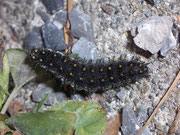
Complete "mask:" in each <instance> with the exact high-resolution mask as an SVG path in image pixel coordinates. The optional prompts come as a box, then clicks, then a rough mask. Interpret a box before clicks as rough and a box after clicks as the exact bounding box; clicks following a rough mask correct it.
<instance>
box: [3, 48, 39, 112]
mask: <svg viewBox="0 0 180 135" xmlns="http://www.w3.org/2000/svg"><path fill="white" fill-rule="evenodd" d="M5 55H7V59H8V64H9V67H10V72H11V75H12V78H13V80H14V83H15V88H14V89H13V91H12V93H11V95H10V96H9V97H8V99H7V101H6V103H5V105H4V106H3V108H2V110H1V113H3V114H4V113H5V112H6V110H7V108H8V106H9V104H10V102H11V101H12V100H13V98H14V96H16V94H17V93H18V91H19V90H20V88H21V87H22V86H23V85H24V84H26V83H27V82H29V81H30V80H32V79H33V78H35V77H36V75H37V74H36V73H35V71H34V70H33V69H32V66H30V63H29V61H28V60H27V52H26V51H24V50H22V49H8V50H7V51H6V52H5ZM3 68H4V67H3Z"/></svg>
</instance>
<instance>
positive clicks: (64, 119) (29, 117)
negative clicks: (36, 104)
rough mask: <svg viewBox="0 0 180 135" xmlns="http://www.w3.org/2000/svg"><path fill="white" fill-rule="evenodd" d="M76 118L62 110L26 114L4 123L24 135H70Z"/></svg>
mask: <svg viewBox="0 0 180 135" xmlns="http://www.w3.org/2000/svg"><path fill="white" fill-rule="evenodd" d="M75 121H76V116H75V114H73V113H71V112H65V111H63V110H56V111H45V112H36V113H32V112H28V113H23V114H19V115H18V116H14V117H11V118H9V119H7V120H6V121H5V123H6V124H8V125H14V126H15V127H16V128H17V129H18V130H19V131H21V132H22V133H23V134H24V135H57V134H59V135H72V134H73V128H74V125H75Z"/></svg>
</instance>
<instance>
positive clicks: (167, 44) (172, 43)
mask: <svg viewBox="0 0 180 135" xmlns="http://www.w3.org/2000/svg"><path fill="white" fill-rule="evenodd" d="M162 44H163V47H162V48H161V50H160V54H161V55H162V56H166V55H167V54H168V53H169V52H170V51H171V50H172V49H174V48H175V47H176V45H177V43H176V39H175V37H174V36H173V34H172V32H171V34H170V36H169V38H168V39H166V40H165V41H164V42H163V43H162Z"/></svg>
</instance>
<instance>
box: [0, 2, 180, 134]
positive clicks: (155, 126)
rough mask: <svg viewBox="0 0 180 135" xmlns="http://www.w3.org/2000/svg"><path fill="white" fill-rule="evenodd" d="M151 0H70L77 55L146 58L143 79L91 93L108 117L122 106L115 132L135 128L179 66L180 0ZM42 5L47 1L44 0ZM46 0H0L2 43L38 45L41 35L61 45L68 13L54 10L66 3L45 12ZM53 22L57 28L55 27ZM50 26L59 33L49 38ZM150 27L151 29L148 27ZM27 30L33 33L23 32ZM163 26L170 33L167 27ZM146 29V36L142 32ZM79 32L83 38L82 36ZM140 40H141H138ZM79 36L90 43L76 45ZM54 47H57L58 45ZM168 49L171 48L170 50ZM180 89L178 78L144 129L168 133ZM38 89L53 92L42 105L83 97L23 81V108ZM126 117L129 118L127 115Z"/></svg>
mask: <svg viewBox="0 0 180 135" xmlns="http://www.w3.org/2000/svg"><path fill="white" fill-rule="evenodd" d="M150 3H151V4H149V3H147V1H142V0H130V1H126V0H110V1H109V0H74V1H73V10H74V12H71V13H70V16H69V17H70V21H71V23H72V24H71V25H72V28H71V29H72V35H73V38H74V40H73V44H74V43H75V45H74V47H73V48H72V52H73V53H77V52H78V53H79V55H82V56H81V57H83V58H86V59H87V60H88V59H99V58H101V59H102V58H103V59H105V60H117V59H118V58H119V57H122V58H123V59H126V60H131V59H133V58H134V59H137V60H139V61H144V62H146V63H149V65H148V67H149V70H150V71H149V72H150V73H149V77H148V78H145V79H141V80H139V81H137V82H136V83H135V84H129V85H128V86H126V87H120V88H117V89H111V90H108V91H107V92H106V93H103V94H102V96H99V95H98V94H93V95H92V96H91V97H89V100H98V102H99V103H100V104H101V105H102V106H104V107H105V109H106V110H107V117H108V118H112V117H114V116H115V115H117V114H119V112H122V119H123V120H122V126H121V128H120V130H121V131H120V132H119V134H124V135H130V134H132V135H135V134H137V132H138V130H139V129H140V128H141V127H142V125H143V124H144V123H145V122H146V120H147V119H148V117H149V116H150V115H151V113H152V111H153V110H154V108H155V107H156V105H157V104H158V103H159V101H160V99H161V98H162V97H163V95H164V94H165V93H166V91H167V89H168V88H169V86H170V85H171V83H172V81H173V80H174V78H175V77H176V75H177V72H178V71H179V69H180V66H179V65H180V64H179V63H180V50H179V49H180V48H179V44H178V43H179V36H178V34H179V31H180V24H178V20H177V16H178V15H180V2H179V0H166V1H165V0H157V1H155V3H153V2H150ZM44 5H46V4H45V3H44ZM44 5H43V3H42V2H41V1H39V0H34V1H28V0H15V1H11V0H6V1H5V0H0V26H1V27H0V33H1V38H3V40H4V43H5V49H8V48H26V49H31V48H32V47H33V46H39V47H42V46H43V45H42V44H43V41H44V42H45V44H46V47H48V46H49V45H52V48H53V44H56V43H58V44H60V45H61V47H62V46H63V47H64V44H65V43H64V41H61V40H59V39H62V36H61V33H62V26H63V25H64V24H65V23H64V22H66V19H65V20H64V19H62V18H63V15H64V16H66V13H65V12H63V13H62V14H60V17H58V16H57V14H58V10H59V9H61V10H63V9H66V7H65V6H64V7H63V6H62V5H59V9H58V8H57V9H53V10H51V7H46V8H47V9H49V12H50V13H51V14H49V13H47V12H46V8H45V6H44ZM65 5H66V2H65ZM61 15H62V16H61ZM78 15H79V16H80V15H81V16H83V18H79V20H78V23H84V22H86V23H87V25H86V26H87V29H88V30H87V31H86V32H84V29H83V28H82V29H81V27H80V28H79V29H78V28H76V27H78V26H77V25H75V24H76V23H77V20H76V19H74V18H77V17H79V16H78ZM151 16H162V17H165V18H163V19H162V18H161V19H159V18H155V19H154V20H153V18H151ZM166 16H169V17H166ZM54 18H56V19H54ZM64 18H65V17H64ZM147 18H150V21H152V22H153V23H152V22H150V21H145V20H146V19H147ZM83 19H84V20H85V21H84V20H83ZM81 21H82V22H81ZM52 22H53V23H52ZM161 22H163V23H161ZM60 24H61V25H60ZM151 24H155V25H151ZM42 25H43V27H42V33H43V34H42V37H41V35H40V34H39V33H40V32H39V31H40V29H41V26H42ZM73 25H75V26H73ZM140 25H142V26H144V27H143V28H144V29H143V28H142V29H143V30H145V31H143V30H142V31H141V30H140V29H141V28H140ZM157 25H158V26H160V28H161V29H158V30H157V29H156V27H155V26H157ZM55 26H57V27H58V29H55ZM145 26H148V27H149V29H146V28H147V27H145ZM172 26H173V27H172ZM137 27H138V28H137ZM33 28H34V29H33ZM49 29H50V30H53V32H52V33H54V32H57V33H56V35H58V36H60V37H61V38H56V36H52V40H51V39H50V40H49V39H48V38H47V37H48V36H49V34H50V35H51V34H52V33H49V31H50V30H49ZM149 30H151V31H150V32H149ZM155 30H157V31H155ZM163 30H164V31H163ZM31 31H33V32H34V33H31V34H30V36H29V37H26V36H27V35H28V34H29V33H30V32H31ZM137 31H138V32H137ZM167 31H168V33H166V32H167ZM171 31H172V33H171ZM141 32H142V33H141ZM143 32H144V33H143ZM146 32H147V33H146ZM152 32H154V33H153V34H152V35H150V36H149V35H148V33H152ZM157 33H159V34H158V36H156V34H157ZM38 34H39V35H38ZM138 34H139V35H138ZM146 34H147V35H148V36H145V35H146ZM82 36H83V37H85V38H81V37H82ZM138 36H140V37H138ZM150 37H151V38H150ZM156 37H159V38H158V42H155V41H156V40H155V41H154V40H152V39H156ZM41 38H42V39H43V40H42V39H41ZM143 39H144V40H143ZM32 41H33V42H32ZM138 41H141V43H140V44H138ZM78 42H79V44H80V43H87V44H88V46H85V47H83V48H84V49H81V50H79V48H78V47H79V45H78ZM162 42H163V43H162ZM27 45H29V46H27ZM137 46H138V47H137ZM163 46H166V47H164V48H165V49H163V50H161V51H160V53H159V50H160V49H161V48H162V47H163ZM54 47H55V49H57V48H56V46H54ZM140 48H141V49H140ZM87 49H89V53H86V52H85V51H87ZM143 49H144V50H143ZM171 49H173V50H172V51H171ZM57 50H58V49H57ZM77 50H79V51H77ZM146 50H148V51H149V52H151V53H149V52H148V51H146ZM162 55H163V56H162ZM48 83H51V82H48ZM56 89H59V88H56ZM34 90H35V91H34ZM179 90H180V82H179V83H178V85H177V86H176V87H175V88H174V90H173V92H172V93H171V94H170V96H169V97H168V100H167V101H166V102H165V103H164V104H163V105H162V106H161V108H160V109H159V111H158V113H157V114H156V115H155V117H154V119H153V120H152V122H151V123H150V124H149V126H148V127H147V128H146V129H145V131H144V132H143V135H158V134H159V135H160V134H167V133H168V130H169V127H170V126H171V124H172V122H173V120H174V117H175V115H176V110H177V107H178V106H179V105H180V91H179ZM42 92H44V93H47V92H48V93H51V95H50V97H49V98H48V101H46V105H51V104H53V103H55V102H57V101H61V100H64V99H67V98H70V99H73V100H85V97H83V96H81V95H78V94H76V95H71V96H70V97H67V96H66V94H65V93H64V92H57V93H54V92H53V89H52V88H51V87H50V88H47V86H45V85H44V84H43V83H42V84H41V83H40V84H37V83H35V82H31V83H30V84H28V85H26V86H25V87H24V88H23V89H22V90H21V91H20V93H19V94H18V96H17V97H16V99H15V100H16V101H19V102H20V103H21V104H22V105H23V106H24V108H26V109H31V108H33V106H34V105H35V102H40V101H41V100H42V98H43V97H42V96H41V95H43V94H42ZM44 95H45V94H44ZM34 101H35V102H34ZM127 119H129V120H130V121H127ZM178 127H179V128H178V129H177V131H176V133H175V134H176V135H180V123H179V126H178Z"/></svg>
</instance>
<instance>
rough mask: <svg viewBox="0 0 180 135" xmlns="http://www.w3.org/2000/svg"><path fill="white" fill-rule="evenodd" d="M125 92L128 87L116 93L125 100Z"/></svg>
mask: <svg viewBox="0 0 180 135" xmlns="http://www.w3.org/2000/svg"><path fill="white" fill-rule="evenodd" d="M125 94H126V89H125V88H122V89H121V90H120V91H119V92H118V93H117V94H116V96H117V97H118V98H119V99H120V100H121V101H123V100H124V98H125Z"/></svg>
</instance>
